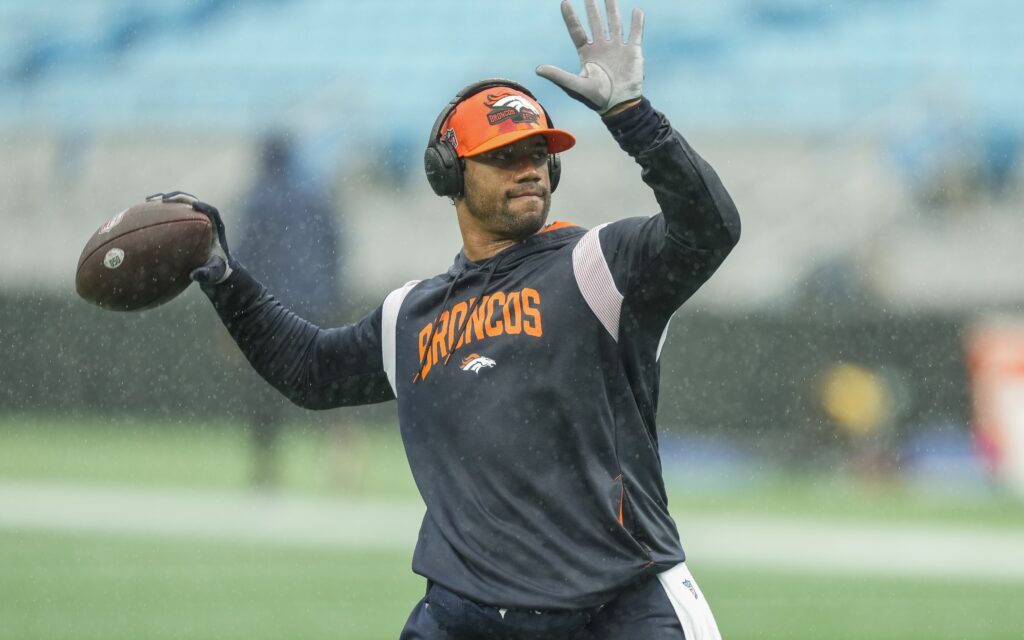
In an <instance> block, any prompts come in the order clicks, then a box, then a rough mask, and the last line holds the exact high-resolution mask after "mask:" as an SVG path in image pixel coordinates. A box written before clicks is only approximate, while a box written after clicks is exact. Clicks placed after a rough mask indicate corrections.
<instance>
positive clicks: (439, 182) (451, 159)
mask: <svg viewBox="0 0 1024 640" xmlns="http://www.w3.org/2000/svg"><path fill="white" fill-rule="evenodd" d="M423 168H424V169H425V170H426V173H427V182H429V183H430V188H431V189H433V190H434V193H436V194H437V195H439V196H451V197H455V196H460V195H462V165H461V164H459V157H458V155H456V153H455V152H454V151H453V150H452V148H451V146H449V145H448V144H447V143H444V142H439V143H437V144H432V145H430V146H429V147H427V150H426V152H424V154H423Z"/></svg>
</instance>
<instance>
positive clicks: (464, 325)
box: [420, 255, 503, 367]
mask: <svg viewBox="0 0 1024 640" xmlns="http://www.w3.org/2000/svg"><path fill="white" fill-rule="evenodd" d="M502 258H503V256H501V255H499V256H498V257H497V258H495V259H494V264H493V265H491V268H490V269H488V270H487V275H486V276H485V277H484V284H483V286H482V287H480V292H479V293H477V294H476V297H475V298H470V302H471V304H470V305H469V310H468V311H467V312H466V315H465V316H463V318H462V322H461V323H460V324H459V328H458V329H456V331H458V334H459V335H458V337H457V338H455V341H454V342H452V349H451V351H449V352H448V355H447V356H445V359H444V366H446V367H447V366H448V361H449V360H451V359H452V354H453V353H455V347H456V345H458V344H459V343H460V342H462V339H463V338H465V337H466V330H467V329H469V319H470V318H471V317H473V312H474V311H476V308H477V306H478V305H480V304H482V303H483V299H484V295H485V294H486V293H487V286H488V285H489V284H491V278H493V277H494V272H495V271H497V270H498V263H499V262H501V260H502ZM420 366H422V365H420Z"/></svg>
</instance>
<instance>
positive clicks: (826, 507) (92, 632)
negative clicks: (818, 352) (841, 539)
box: [0, 417, 1024, 640]
mask: <svg viewBox="0 0 1024 640" xmlns="http://www.w3.org/2000/svg"><path fill="white" fill-rule="evenodd" d="M339 442H347V443H349V444H350V445H351V446H352V447H354V448H355V449H356V450H358V451H359V455H358V456H355V457H351V456H350V457H346V455H347V454H346V453H345V452H343V451H339V450H338V443H339ZM245 444H246V443H245V439H244V437H243V435H242V433H241V431H240V429H238V428H236V427H234V426H233V425H223V424H221V425H208V426H205V427H197V426H194V425H177V424H160V423H156V422H153V423H150V422H138V421H127V420H125V421H115V422H108V421H100V420H85V419H79V420H75V421H71V420H67V419H64V420H61V419H50V420H45V419H39V418H26V417H14V418H6V419H0V485H2V484H3V483H42V484H45V483H58V484H71V485H82V486H88V487H96V486H99V487H104V486H108V487H121V486H131V487H135V488H139V487H142V488H153V489H163V488H178V489H188V490H190V491H196V490H199V491H201V490H205V489H214V490H218V491H239V492H244V491H245V488H246V486H247V482H248V477H249V472H248V458H247V455H246V447H245ZM282 456H283V464H282V482H283V485H282V488H281V489H280V491H281V492H282V493H283V494H287V495H311V496H323V495H342V494H344V495H355V496H358V497H360V498H361V499H368V500H375V499H377V498H386V499H390V500H395V499H397V500H407V499H408V500H415V499H416V494H415V488H414V486H413V483H412V480H411V477H410V475H409V472H408V469H407V468H406V466H405V462H404V455H403V452H402V450H401V445H400V443H399V442H398V440H397V438H396V433H395V430H394V428H390V429H389V428H386V427H385V428H379V429H377V430H371V431H368V432H366V433H364V434H362V435H359V436H357V437H355V439H352V437H348V439H345V438H342V440H340V441H339V440H338V437H337V436H336V435H333V434H332V433H330V432H325V431H323V430H319V429H312V428H307V427H297V428H295V429H293V430H292V431H291V432H290V433H289V435H288V436H287V437H286V439H285V441H284V443H283V448H282ZM339 467H342V468H344V469H345V473H339V472H338V468H339ZM670 477H672V476H671V475H670ZM730 486H732V485H730ZM669 494H670V500H671V502H672V505H673V512H674V513H680V512H685V513H688V514H709V513H711V514H713V513H738V514H750V515H773V516H778V515H783V516H807V515H813V516H815V517H818V518H827V519H831V520H839V521H847V520H848V521H850V522H856V523H869V524H870V523H892V522H914V523H927V524H929V525H935V526H936V527H941V526H944V525H945V524H955V525H962V524H964V523H972V524H973V525H975V526H977V527H981V528H986V529H998V530H1003V531H1010V532H1016V531H1019V532H1020V533H1021V540H1022V543H1024V509H1022V507H1021V505H1020V504H1019V503H1018V502H1015V501H1013V500H1011V499H1009V498H1008V497H1005V496H1001V495H999V494H998V493H991V494H985V495H951V496H949V497H948V499H942V498H941V496H936V495H934V494H922V493H920V492H919V491H916V490H911V489H908V488H907V487H903V486H901V485H899V484H898V483H896V484H893V483H883V484H878V483H873V484H870V485H863V484H861V483H857V482H850V481H848V480H846V479H843V478H841V477H837V476H826V475H816V476H805V475H800V476H794V475H784V474H783V475H779V474H777V473H771V474H767V475H765V476H764V478H762V481H761V482H757V483H753V484H748V485H744V486H741V487H739V488H736V487H735V486H732V488H730V489H714V488H708V487H703V488H702V489H700V490H694V489H693V488H692V487H688V486H686V483H685V481H683V480H681V479H679V478H677V479H676V481H675V484H674V485H673V486H670V489H669ZM0 515H2V514H0ZM684 533H685V531H684ZM409 563H410V558H409V554H408V553H407V552H399V551H394V552H392V551H370V550H365V549H344V548H304V547H301V546H289V545H283V544H257V543H232V542H225V541H216V540H210V539H203V538H194V539H189V538H178V539H172V538H169V537H161V536H152V537H144V536H135V537H132V536H128V535H127V534H97V533H88V534H87V533H76V532H73V531H72V532H68V531H65V532H60V533H57V532H54V531H49V530H20V529H10V528H8V529H4V528H0V640H29V639H54V640H56V639H61V640H85V639H92V638H96V639H99V638H103V639H118V638H125V639H127V638H131V639H137V638H146V639H161V638H190V639H191V638H224V639H229V638H246V639H258V638H341V639H347V638H353V639H373V638H395V637H397V632H398V630H399V629H400V627H401V625H402V623H403V622H404V619H405V616H406V615H407V614H408V611H409V609H410V608H411V607H412V605H413V604H414V603H415V601H416V600H417V599H418V597H419V596H420V595H421V592H422V588H423V585H422V581H421V580H420V579H419V578H417V577H416V576H414V575H412V574H411V572H410V570H409ZM691 569H692V570H693V571H694V573H695V575H696V576H697V578H698V580H699V581H700V583H701V585H702V587H703V588H704V591H705V592H706V593H707V594H708V597H709V599H711V601H712V604H713V607H714V610H715V613H716V616H717V618H718V620H719V623H720V625H721V627H722V629H723V631H724V633H725V637H726V638H794V639H795V638H816V639H817V638H837V639H838V638H893V639H896V638H900V639H904V638H906V639H916V638H921V639H925V638H928V639H934V638H950V639H952V638H984V639H997V638H1021V637H1024V632H1022V629H1024V612H1022V611H1024V608H1022V607H1021V606H1020V602H1022V601H1024V581H1013V580H1009V581H999V580H996V579H992V580H982V579H953V578H933V579H925V578H914V579H911V578H900V577H895V576H888V575H874V574H872V575H859V576H853V575H849V574H843V573H837V574H828V573H822V572H815V573H803V572H799V571H796V570H793V571H787V570H785V569H772V570H770V571H769V570H765V569H762V568H753V567H751V568H744V567H737V566H735V565H732V564H730V565H729V566H727V567H726V566H716V565H714V564H703V565H702V564H699V563H697V564H696V565H694V564H693V563H691Z"/></svg>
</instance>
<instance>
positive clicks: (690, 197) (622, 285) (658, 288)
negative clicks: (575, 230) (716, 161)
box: [599, 98, 740, 325]
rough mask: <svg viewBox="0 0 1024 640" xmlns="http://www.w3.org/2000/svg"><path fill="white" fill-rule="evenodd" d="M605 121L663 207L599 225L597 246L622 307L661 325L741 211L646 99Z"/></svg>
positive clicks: (730, 234) (713, 257) (718, 255)
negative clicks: (642, 215)
mask: <svg viewBox="0 0 1024 640" xmlns="http://www.w3.org/2000/svg"><path fill="white" fill-rule="evenodd" d="M604 120H605V124H606V125H607V126H608V128H609V130H610V131H611V133H612V135H613V136H614V138H615V140H616V141H617V142H618V143H619V146H621V147H622V149H623V150H624V151H626V152H627V153H629V154H630V156H632V157H633V159H634V160H636V162H637V164H639V165H640V168H641V177H642V179H643V181H644V182H645V183H646V184H647V185H648V186H649V187H650V188H651V189H653V190H654V195H655V198H656V199H657V201H658V204H659V205H660V207H661V212H660V213H658V214H657V215H655V216H653V217H650V218H630V219H625V220H620V221H617V222H614V223H611V224H609V225H606V226H604V227H603V228H601V230H600V236H599V241H600V246H601V251H602V253H603V254H604V257H605V260H606V261H607V263H608V267H609V270H610V271H611V275H612V278H613V279H614V282H615V286H616V288H617V289H618V290H619V292H620V293H621V295H622V297H623V301H624V305H628V306H630V307H631V309H632V310H633V311H635V312H637V313H645V314H649V315H651V316H652V319H653V320H655V324H662V325H663V324H664V323H667V322H668V319H669V318H670V317H671V315H672V313H673V312H674V311H675V310H676V309H678V308H679V306H680V305H682V304H683V302H685V301H686V300H687V299H688V298H689V297H690V296H692V295H693V294H694V293H695V292H696V291H697V289H699V288H700V286H701V285H702V284H704V282H706V281H707V280H708V278H710V277H711V274H713V273H714V272H715V270H716V269H717V268H718V266H719V265H721V264H722V262H723V261H724V260H725V257H726V256H727V255H728V254H729V252H730V251H731V250H732V248H733V247H734V246H735V245H736V243H737V242H738V241H739V236H740V219H739V214H738V212H737V211H736V206H735V205H734V204H733V202H732V199H731V198H730V197H729V194H728V193H727V192H726V190H725V187H724V186H723V185H722V182H721V180H719V178H718V175H717V174H716V173H715V171H714V169H712V168H711V166H710V165H709V164H708V163H707V162H705V161H704V159H703V158H701V157H700V156H699V155H698V154H697V152H696V151H694V150H693V148H692V147H690V145H689V143H687V142H686V140H685V139H684V138H683V136H682V135H681V134H680V133H679V132H677V131H676V130H674V129H673V128H672V125H671V124H669V121H668V119H667V118H666V117H665V116H664V115H662V114H661V113H660V112H658V111H656V110H655V109H654V108H653V107H652V106H651V103H650V102H648V101H647V99H646V98H643V99H642V100H641V103H640V104H639V105H637V106H636V107H633V108H631V109H627V110H626V111H624V112H622V113H620V114H617V115H615V116H611V117H607V118H605V119H604Z"/></svg>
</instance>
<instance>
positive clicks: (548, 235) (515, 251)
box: [448, 220, 587, 277]
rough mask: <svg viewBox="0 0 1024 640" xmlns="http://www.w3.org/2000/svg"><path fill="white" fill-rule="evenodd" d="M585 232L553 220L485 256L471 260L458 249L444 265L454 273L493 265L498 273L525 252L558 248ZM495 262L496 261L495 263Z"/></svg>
mask: <svg viewBox="0 0 1024 640" xmlns="http://www.w3.org/2000/svg"><path fill="white" fill-rule="evenodd" d="M586 232H587V230H586V229H584V228H583V227H579V226H576V225H575V224H573V223H571V222H562V221H559V220H556V221H554V222H552V223H551V224H549V225H547V226H546V227H544V228H543V229H541V230H540V231H538V232H537V233H535V234H533V235H532V236H530V237H529V238H527V239H525V240H523V241H522V242H518V243H516V244H514V245H512V246H511V247H509V248H507V249H504V250H502V251H501V252H499V253H497V254H495V255H493V256H491V257H490V258H487V259H486V260H480V261H479V262H474V261H473V260H470V259H469V258H467V257H466V250H465V249H463V250H461V251H459V253H458V254H457V255H456V256H455V261H454V262H453V263H452V266H451V267H450V268H449V269H448V275H450V276H453V277H454V276H457V275H459V274H462V273H465V272H467V271H475V270H484V269H489V268H494V275H497V276H500V275H502V274H504V273H507V272H509V271H512V270H513V269H515V268H516V267H517V266H519V265H520V264H522V262H523V260H525V259H526V258H528V257H529V256H531V255H533V254H535V253H541V252H544V251H551V250H553V249H558V248H559V247H562V246H565V245H566V244H568V243H570V242H572V241H573V240H574V239H575V238H578V237H579V236H581V235H583V234H584V233H586ZM495 263H497V264H496V265H495Z"/></svg>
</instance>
